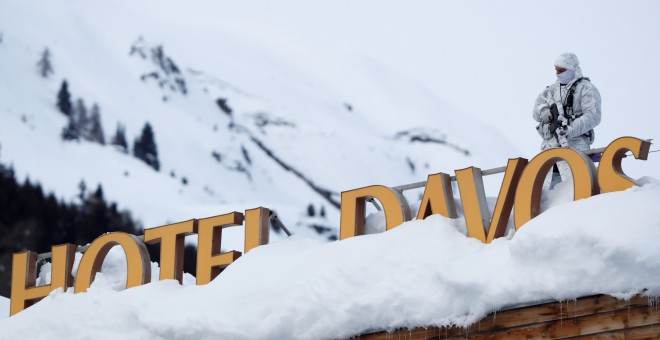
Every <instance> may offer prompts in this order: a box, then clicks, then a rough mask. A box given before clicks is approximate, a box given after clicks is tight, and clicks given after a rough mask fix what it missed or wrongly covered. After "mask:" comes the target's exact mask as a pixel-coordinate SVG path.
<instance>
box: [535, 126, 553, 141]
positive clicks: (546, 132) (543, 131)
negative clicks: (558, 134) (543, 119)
mask: <svg viewBox="0 0 660 340" xmlns="http://www.w3.org/2000/svg"><path fill="white" fill-rule="evenodd" d="M536 130H537V131H538V133H539V135H541V137H542V138H543V139H544V140H550V139H552V138H553V137H554V136H553V135H552V131H550V124H548V123H539V125H538V126H536Z"/></svg>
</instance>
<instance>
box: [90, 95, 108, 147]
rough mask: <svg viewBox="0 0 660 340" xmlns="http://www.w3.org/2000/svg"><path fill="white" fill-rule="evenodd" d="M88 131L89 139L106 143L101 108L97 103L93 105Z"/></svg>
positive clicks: (102, 143)
mask: <svg viewBox="0 0 660 340" xmlns="http://www.w3.org/2000/svg"><path fill="white" fill-rule="evenodd" d="M88 131H89V133H88V135H89V141H92V142H95V143H99V144H101V145H105V135H104V133H103V127H102V126H101V109H100V108H99V105H98V104H96V103H94V105H92V110H91V113H90V115H89V122H88Z"/></svg>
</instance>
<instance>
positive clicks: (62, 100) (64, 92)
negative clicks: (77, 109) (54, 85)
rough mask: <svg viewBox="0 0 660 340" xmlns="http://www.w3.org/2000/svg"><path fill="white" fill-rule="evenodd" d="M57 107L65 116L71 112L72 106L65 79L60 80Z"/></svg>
mask: <svg viewBox="0 0 660 340" xmlns="http://www.w3.org/2000/svg"><path fill="white" fill-rule="evenodd" d="M57 108H58V109H60V112H62V113H63V114H65V115H66V116H69V117H70V116H71V115H72V114H73V106H72V105H71V94H70V93H69V84H68V83H67V82H66V80H64V81H62V86H60V91H59V92H58V93H57Z"/></svg>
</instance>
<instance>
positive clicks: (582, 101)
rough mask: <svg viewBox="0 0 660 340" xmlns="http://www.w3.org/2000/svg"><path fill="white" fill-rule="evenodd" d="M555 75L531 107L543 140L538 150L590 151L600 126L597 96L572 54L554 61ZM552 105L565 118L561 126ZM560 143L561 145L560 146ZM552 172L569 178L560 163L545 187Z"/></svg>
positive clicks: (567, 168) (566, 54)
mask: <svg viewBox="0 0 660 340" xmlns="http://www.w3.org/2000/svg"><path fill="white" fill-rule="evenodd" d="M555 71H556V73H557V81H555V82H554V83H553V84H552V85H550V86H548V87H546V88H545V90H543V92H541V94H540V95H539V96H538V98H537V99H536V102H535V103H534V110H533V117H534V120H536V121H537V122H538V125H537V127H536V130H537V131H538V133H539V135H540V136H541V137H542V138H543V141H542V142H541V150H547V149H550V148H556V147H560V146H563V147H569V148H571V149H575V150H580V151H584V150H589V149H590V147H591V144H592V143H593V141H594V138H595V133H594V128H595V127H596V126H597V125H598V124H599V123H600V116H601V110H600V93H599V92H598V89H597V88H596V86H594V85H593V84H592V83H591V81H590V80H589V78H587V77H584V76H583V75H582V69H581V68H580V62H579V61H578V58H577V56H576V55H575V54H573V53H563V54H560V55H559V57H557V59H556V60H555ZM553 104H554V105H557V106H559V105H561V108H560V110H561V109H563V112H564V113H565V117H566V118H567V120H566V124H564V126H562V124H558V123H557V121H556V118H553V114H552V110H551V108H552V106H553ZM560 112H561V111H560ZM553 127H554V131H553ZM563 137H565V139H564V138H563ZM561 141H564V143H563V144H564V145H560V142H561ZM553 172H555V173H556V172H558V173H559V175H560V176H561V180H567V179H568V178H570V176H571V172H570V169H569V167H568V165H567V164H566V162H559V163H558V164H557V166H556V167H555V169H554V171H551V172H550V174H549V176H548V178H546V184H545V187H550V179H551V177H552V173H553Z"/></svg>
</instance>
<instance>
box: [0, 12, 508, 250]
mask: <svg viewBox="0 0 660 340" xmlns="http://www.w3.org/2000/svg"><path fill="white" fill-rule="evenodd" d="M177 6H178V5H174V4H171V3H170V4H168V5H165V7H168V8H169V10H164V12H162V13H161V12H159V14H156V15H153V13H152V12H151V9H150V8H146V7H143V6H140V5H135V4H133V3H128V2H119V3H116V2H98V3H94V4H92V3H87V2H84V1H80V2H74V3H68V2H59V1H55V2H51V3H46V4H44V3H38V2H30V1H26V2H7V3H4V4H3V8H4V10H3V11H2V13H0V22H2V27H1V30H2V32H3V41H2V43H1V44H0V49H1V50H2V53H0V74H2V75H3V77H1V78H0V112H2V114H1V115H0V146H1V149H0V161H1V162H3V163H5V164H12V165H13V166H14V168H15V169H16V171H17V173H18V174H19V175H20V176H21V177H23V178H25V177H28V176H29V177H30V179H32V180H36V181H39V182H40V183H42V185H43V186H44V187H45V189H46V190H47V191H51V190H52V191H54V192H55V193H56V194H57V195H58V196H60V197H64V198H65V199H74V197H75V196H76V195H77V193H78V183H79V182H80V181H81V180H84V181H85V183H86V184H87V186H88V187H90V188H94V187H95V186H96V185H97V184H101V185H103V188H104V191H105V194H106V197H108V198H109V199H111V200H113V201H116V202H118V203H119V205H120V207H123V208H127V209H129V210H131V211H132V212H133V214H134V215H135V216H137V217H138V218H139V219H140V220H141V221H142V222H143V224H144V226H145V227H153V226H157V225H161V224H164V223H167V222H175V221H178V220H185V219H189V218H192V217H204V216H207V215H213V214H219V213H224V212H229V211H232V210H239V211H240V210H243V209H247V208H253V207H256V206H266V207H269V208H273V209H275V210H277V211H278V213H279V214H280V215H281V216H282V220H283V221H284V222H285V223H286V224H289V225H290V226H291V227H292V228H293V229H294V232H301V233H309V234H315V232H314V231H311V229H309V228H304V227H300V228H298V227H296V226H299V225H300V226H302V225H304V221H305V211H306V210H307V206H308V205H310V204H312V205H313V206H314V207H315V210H316V211H320V209H321V208H323V210H324V211H325V212H326V218H325V220H324V221H321V222H322V223H323V224H324V225H325V226H326V227H328V228H330V229H329V230H330V231H329V232H327V233H325V234H323V235H321V236H320V237H322V238H328V237H332V235H336V226H337V224H338V210H337V206H338V202H339V193H340V192H341V191H343V190H347V189H352V188H356V187H361V186H366V185H371V184H386V185H398V184H404V183H409V182H416V181H420V180H424V179H425V178H426V176H427V174H429V173H435V172H439V171H445V172H451V171H453V170H454V169H457V168H462V167H465V166H468V165H478V166H482V167H489V166H498V165H500V164H501V163H502V162H504V161H505V160H506V158H507V157H509V156H515V155H516V153H515V151H513V150H515V148H513V147H512V146H511V145H509V144H508V142H506V140H505V138H504V137H503V136H501V135H499V134H498V133H497V132H495V131H494V130H493V129H492V128H491V127H489V126H488V125H485V124H483V123H480V122H479V121H478V120H475V119H473V118H471V117H470V116H468V115H467V114H465V113H464V112H462V111H461V110H460V109H458V108H456V107H453V106H451V105H450V104H449V103H447V102H446V101H444V100H443V99H442V98H439V97H438V96H436V95H434V94H433V93H432V92H431V91H430V90H428V89H427V88H425V86H424V85H422V84H421V83H419V82H418V81H415V80H413V79H411V78H409V77H407V76H405V75H404V74H400V73H397V72H394V71H392V70H390V69H388V68H386V67H383V66H382V65H381V64H380V63H379V62H378V61H377V60H372V59H368V58H363V57H351V58H345V59H344V60H339V59H337V58H335V56H330V55H323V54H319V53H317V52H316V51H315V50H313V49H311V48H309V47H307V46H306V45H305V44H303V43H299V42H296V41H292V40H290V39H288V38H287V37H286V36H283V35H279V34H278V32H277V31H271V30H267V31H265V30H263V28H260V27H259V26H258V25H257V26H252V25H248V26H245V25H244V24H241V23H238V22H231V21H223V20H219V21H218V20H215V19H214V20H210V19H211V18H209V17H208V14H207V15H206V16H204V17H203V18H200V20H194V21H191V20H190V18H186V17H179V16H175V15H174V13H172V12H169V11H172V10H174V9H176V8H177ZM193 7H195V6H193ZM55 13H56V14H57V15H55ZM28 15H29V17H31V18H34V20H30V22H26V21H25V20H23V18H24V17H26V16H28ZM168 15H171V16H172V17H169V16H168ZM166 19H167V20H166ZM169 19H173V20H175V22H176V24H175V22H169V21H168V20H169ZM35 20H36V21H35ZM178 20H181V21H178ZM35 22H38V24H35ZM118 22H121V23H122V24H121V25H117V23H118ZM46 47H47V48H48V49H49V51H50V53H51V56H52V57H51V61H52V64H53V69H54V74H52V75H50V76H49V77H48V78H43V77H41V76H40V75H39V74H38V72H37V67H36V62H37V60H38V59H39V56H40V55H41V52H42V51H43V50H44V49H45V48H46ZM63 79H66V80H67V82H68V85H69V89H70V92H71V93H72V99H74V100H77V98H82V99H83V100H84V102H85V103H86V104H87V105H88V106H91V105H92V103H97V104H98V105H99V107H100V109H101V118H102V124H103V127H104V129H105V134H106V138H107V139H110V137H111V136H112V135H113V134H114V132H115V129H116V127H117V125H118V124H122V125H124V126H125V127H126V135H127V138H128V140H129V144H132V141H133V139H135V138H136V137H137V136H138V135H139V134H140V131H141V129H142V127H143V126H144V125H145V123H147V122H148V123H149V124H150V125H151V126H152V127H153V129H154V132H155V138H156V143H157V146H158V153H159V154H158V155H159V160H160V164H161V169H160V171H159V172H157V171H154V170H153V169H151V168H149V167H148V166H146V164H144V163H143V162H141V161H139V160H137V159H136V158H134V157H131V156H130V155H127V154H123V153H121V152H118V151H117V150H116V149H115V148H114V147H112V146H108V145H106V146H101V145H99V144H93V143H89V142H80V143H76V142H70V141H62V140H61V138H60V135H61V132H62V129H63V128H64V127H65V126H66V125H67V118H66V117H65V116H64V115H63V114H62V113H60V112H58V110H57V108H56V106H55V101H56V94H57V91H58V89H59V88H60V84H61V82H62V80H63ZM482 140H488V141H489V148H488V149H483V148H481V147H480V145H481V144H482ZM235 234H236V237H233V236H230V237H228V238H227V239H226V240H225V246H226V247H227V248H237V247H238V245H239V244H240V236H239V235H240V231H235Z"/></svg>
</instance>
